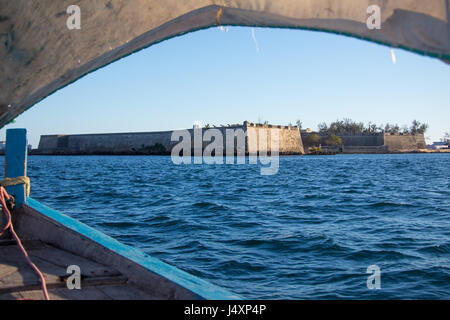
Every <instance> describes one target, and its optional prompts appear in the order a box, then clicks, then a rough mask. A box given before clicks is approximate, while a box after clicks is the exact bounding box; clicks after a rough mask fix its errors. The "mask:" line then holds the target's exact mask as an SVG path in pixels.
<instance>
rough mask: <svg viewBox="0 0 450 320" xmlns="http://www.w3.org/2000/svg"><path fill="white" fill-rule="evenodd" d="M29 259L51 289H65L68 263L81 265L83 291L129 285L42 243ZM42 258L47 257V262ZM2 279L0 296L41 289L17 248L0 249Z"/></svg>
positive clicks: (115, 275) (116, 274) (106, 270)
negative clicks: (91, 288)
mask: <svg viewBox="0 0 450 320" xmlns="http://www.w3.org/2000/svg"><path fill="white" fill-rule="evenodd" d="M35 244H36V243H35ZM29 255H30V258H31V260H32V261H33V263H35V264H36V266H37V267H38V268H39V269H40V270H41V272H42V273H43V274H44V277H45V280H46V282H47V287H48V288H49V289H50V288H65V287H66V282H65V281H66V280H65V279H66V277H67V273H66V270H67V266H65V265H64V264H65V263H69V261H70V263H73V264H77V265H78V264H79V265H80V267H81V273H82V279H81V285H82V287H92V286H96V285H108V284H113V285H120V284H123V283H125V282H126V281H127V279H126V278H125V277H123V276H122V275H121V274H120V273H119V272H117V271H115V270H113V269H112V268H108V267H106V266H103V265H100V264H98V263H96V262H93V261H90V260H87V259H85V258H82V257H78V256H76V255H73V254H71V253H69V252H65V251H63V250H59V249H56V248H54V247H51V246H47V245H44V244H42V243H41V244H40V245H35V246H34V249H32V250H29ZM41 257H45V259H43V258H41ZM53 259H54V260H56V262H57V264H55V263H53V261H52V260H53ZM83 268H84V272H83ZM86 271H87V272H86ZM86 273H87V274H86ZM0 275H1V277H0V294H4V293H10V292H16V291H33V290H39V289H40V288H41V284H40V281H39V278H38V276H37V275H36V273H35V272H34V270H33V269H32V268H31V266H30V265H29V264H28V263H27V261H26V260H25V257H24V256H23V253H22V252H21V251H20V250H19V248H18V247H17V246H15V245H8V246H0Z"/></svg>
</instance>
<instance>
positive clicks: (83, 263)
mask: <svg viewBox="0 0 450 320" xmlns="http://www.w3.org/2000/svg"><path fill="white" fill-rule="evenodd" d="M29 254H30V256H31V258H34V257H37V258H39V259H41V260H44V261H47V262H50V263H52V264H54V265H56V266H59V267H61V268H62V269H64V272H66V270H67V267H68V266H71V265H77V266H79V267H80V270H81V274H82V275H83V276H85V277H105V276H117V275H120V272H119V271H117V270H115V269H113V268H111V267H108V266H105V265H102V264H100V263H97V262H94V261H92V260H88V259H86V258H84V257H80V256H78V255H75V254H72V253H70V252H67V251H64V250H60V249H58V248H55V247H52V246H49V245H45V246H43V247H41V248H36V249H33V250H30V252H29Z"/></svg>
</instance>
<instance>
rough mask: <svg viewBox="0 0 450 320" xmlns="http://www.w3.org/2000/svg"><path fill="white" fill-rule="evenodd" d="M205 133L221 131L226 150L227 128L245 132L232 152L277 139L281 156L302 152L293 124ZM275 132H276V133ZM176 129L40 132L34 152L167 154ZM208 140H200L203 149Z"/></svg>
mask: <svg viewBox="0 0 450 320" xmlns="http://www.w3.org/2000/svg"><path fill="white" fill-rule="evenodd" d="M201 129H202V130H201V131H202V132H203V133H205V132H206V131H207V130H209V129H216V130H219V131H220V132H221V133H222V134H223V137H224V138H223V141H222V144H223V150H224V152H223V153H224V154H225V153H226V151H225V150H226V139H225V136H226V134H227V131H228V132H229V131H230V130H234V132H236V133H238V132H239V131H240V132H242V133H244V140H243V141H239V135H238V134H237V136H235V137H234V147H233V151H232V152H233V153H234V154H237V155H249V154H255V153H261V152H265V153H267V154H270V153H272V142H273V140H274V139H277V141H278V152H279V154H280V155H298V154H303V153H304V149H303V142H302V139H301V134H300V130H299V128H298V127H296V126H279V125H269V124H256V123H250V122H247V121H245V122H244V123H243V124H242V125H241V124H237V125H231V126H226V127H214V128H201ZM186 131H187V132H188V133H189V135H190V137H191V138H192V139H191V140H192V145H191V148H192V153H191V154H194V132H195V131H196V130H195V129H194V128H193V129H187V130H186ZM275 131H276V132H275ZM174 132H175V133H176V131H156V132H130V133H103V134H74V135H42V136H41V139H40V141H39V147H38V150H37V152H36V153H37V154H52V155H55V154H56V155H58V154H59V155H102V154H108V155H134V154H161V155H165V154H167V155H170V154H171V151H172V149H173V148H174V147H175V146H176V145H177V144H178V143H179V142H180V141H179V140H176V141H172V134H173V133H174ZM210 143H211V141H202V149H205V148H206V147H207V146H208V145H209V144H210Z"/></svg>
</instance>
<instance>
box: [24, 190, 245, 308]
mask: <svg viewBox="0 0 450 320" xmlns="http://www.w3.org/2000/svg"><path fill="white" fill-rule="evenodd" d="M27 205H28V206H29V207H31V208H33V209H34V210H36V211H38V212H39V213H41V214H42V215H44V216H46V217H48V218H50V219H52V220H54V221H56V222H58V223H60V224H62V225H64V226H66V227H67V228H68V229H70V230H73V231H75V232H77V233H78V234H81V235H83V236H84V237H86V238H88V239H90V240H92V241H95V242H96V243H98V244H100V245H102V246H103V247H105V248H107V249H109V250H111V251H113V252H115V253H117V254H119V255H121V256H122V257H124V258H126V259H128V260H131V261H133V262H135V263H137V264H139V265H141V266H142V267H144V268H146V269H147V270H149V271H150V272H153V273H155V274H158V275H160V276H161V277H163V278H166V279H167V280H169V281H171V282H173V283H175V284H177V285H179V286H181V287H183V288H185V289H187V290H189V291H191V292H192V293H194V294H195V295H196V296H197V297H198V298H199V299H207V300H237V299H243V298H242V297H240V296H238V295H236V294H234V293H232V292H230V291H228V290H226V289H223V288H221V287H218V286H216V285H214V284H211V283H209V282H207V281H205V280H202V279H200V278H197V277H196V276H193V275H191V274H189V273H187V272H185V271H182V270H180V269H178V268H176V267H174V266H171V265H169V264H167V263H164V262H162V261H161V260H159V259H157V258H154V257H151V256H149V255H147V254H145V253H143V252H142V251H140V250H137V249H135V248H133V247H130V246H127V245H125V244H122V243H120V242H118V241H117V240H115V239H113V238H111V237H109V236H107V235H105V234H104V233H102V232H100V231H97V230H95V229H93V228H91V227H89V226H87V225H85V224H83V223H81V222H79V221H78V220H75V219H73V218H71V217H69V216H66V215H64V214H62V213H60V212H58V211H55V210H53V209H51V208H49V207H47V206H45V205H43V204H41V203H39V202H38V201H36V200H34V199H32V198H28V199H27Z"/></svg>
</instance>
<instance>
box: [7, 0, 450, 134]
mask: <svg viewBox="0 0 450 320" xmlns="http://www.w3.org/2000/svg"><path fill="white" fill-rule="evenodd" d="M72 2H73V4H74V5H76V6H77V7H78V8H79V12H78V13H79V14H78V13H77V12H76V10H75V11H74V10H73V8H72V9H71V10H68V6H69V4H70V3H69V2H67V1H61V0H40V1H38V0H34V1H30V0H14V1H11V0H0V40H1V41H0V127H3V126H4V125H5V124H6V123H8V122H9V121H11V120H13V119H14V118H15V117H16V116H17V115H18V114H20V113H21V112H23V111H24V110H26V109H27V108H29V107H31V106H32V105H34V104H35V103H36V102H38V101H40V100H41V99H43V98H45V97H46V96H48V95H49V94H51V93H53V92H55V91H56V90H58V89H60V88H61V87H64V86H65V85H67V84H69V83H71V82H73V81H75V80H77V79H79V78H80V77H82V76H83V75H85V74H87V73H89V72H92V71H94V70H96V69H98V68H100V67H102V66H104V65H106V64H109V63H111V62H113V61H115V60H117V59H120V58H122V57H124V56H126V55H128V54H130V53H133V52H135V51H137V50H139V49H141V48H144V47H148V46H150V45H152V44H155V43H158V42H160V41H163V40H166V39H169V38H171V37H174V36H178V35H182V34H184V33H186V32H190V31H194V30H199V29H203V28H208V27H211V26H217V25H240V26H259V27H283V28H298V29H307V30H316V31H325V32H333V33H337V34H342V35H347V36H353V37H357V38H360V39H363V40H369V41H373V42H377V43H380V44H384V45H387V46H391V47H397V48H403V49H406V50H410V51H413V52H416V53H419V54H422V55H427V56H430V57H434V58H438V59H442V60H444V61H447V62H448V61H449V60H450V24H449V16H450V9H449V0H427V1H424V0H164V1H161V0H77V1H72ZM373 6H377V7H375V8H379V11H376V10H375V11H373V10H369V7H370V8H372V9H373V8H374V7H373ZM377 12H379V17H378V16H376V13H377ZM372 13H374V14H375V16H374V15H373V14H372ZM77 17H79V19H77ZM377 17H378V19H375V18H377ZM368 20H369V23H368ZM77 22H79V25H77ZM376 22H380V24H379V25H377V27H373V26H374V25H376ZM78 26H79V27H80V29H78ZM369 26H370V28H369ZM378 27H379V28H378ZM444 66H445V65H444Z"/></svg>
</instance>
